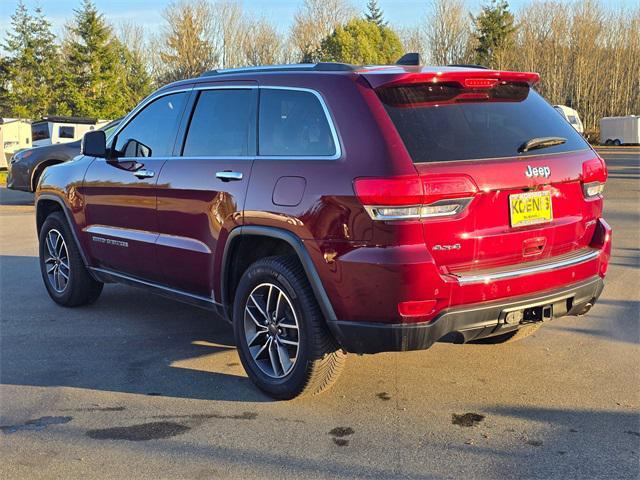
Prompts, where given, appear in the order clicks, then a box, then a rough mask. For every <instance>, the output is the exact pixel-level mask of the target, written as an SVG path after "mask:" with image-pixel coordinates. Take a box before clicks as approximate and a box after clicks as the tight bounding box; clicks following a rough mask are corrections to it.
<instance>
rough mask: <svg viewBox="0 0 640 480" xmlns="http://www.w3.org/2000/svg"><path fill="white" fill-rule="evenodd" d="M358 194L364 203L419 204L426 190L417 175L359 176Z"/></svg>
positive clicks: (356, 188) (356, 183)
mask: <svg viewBox="0 0 640 480" xmlns="http://www.w3.org/2000/svg"><path fill="white" fill-rule="evenodd" d="M354 187H355V191H356V195H357V196H358V198H359V199H360V201H361V202H362V203H363V204H364V205H419V204H421V203H422V198H423V196H424V191H423V189H422V182H421V181H420V177H418V176H417V175H410V176H406V177H394V178H358V179H356V181H355V182H354Z"/></svg>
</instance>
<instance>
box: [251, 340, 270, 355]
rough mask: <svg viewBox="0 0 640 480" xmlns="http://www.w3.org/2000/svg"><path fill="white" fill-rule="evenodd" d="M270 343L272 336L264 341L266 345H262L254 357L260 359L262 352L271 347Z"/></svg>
mask: <svg viewBox="0 0 640 480" xmlns="http://www.w3.org/2000/svg"><path fill="white" fill-rule="evenodd" d="M270 343H271V337H269V338H267V341H266V342H264V345H262V347H260V350H258V352H257V353H256V354H255V355H254V356H253V359H254V360H258V357H259V356H260V354H261V353H262V352H264V349H265V348H268V347H269V344H270Z"/></svg>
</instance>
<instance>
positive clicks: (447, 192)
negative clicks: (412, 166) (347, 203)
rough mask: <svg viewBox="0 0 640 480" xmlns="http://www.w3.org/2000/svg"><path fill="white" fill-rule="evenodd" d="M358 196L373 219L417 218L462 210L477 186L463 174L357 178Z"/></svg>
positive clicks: (443, 215)
mask: <svg viewBox="0 0 640 480" xmlns="http://www.w3.org/2000/svg"><path fill="white" fill-rule="evenodd" d="M354 189H355V192H356V195H357V196H358V199H359V200H360V202H361V203H362V205H363V206H364V208H365V210H366V211H367V213H368V214H369V216H370V217H371V218H372V219H373V220H380V221H396V220H421V219H428V218H434V217H448V216H454V215H458V214H460V213H462V212H463V211H464V210H465V209H466V208H467V206H468V205H469V203H471V200H472V199H473V196H474V195H475V194H476V192H477V191H478V187H477V186H476V184H475V183H474V182H473V180H472V179H471V177H469V176H467V175H434V176H429V177H421V176H419V175H406V176H401V177H390V178H358V179H356V180H355V182H354Z"/></svg>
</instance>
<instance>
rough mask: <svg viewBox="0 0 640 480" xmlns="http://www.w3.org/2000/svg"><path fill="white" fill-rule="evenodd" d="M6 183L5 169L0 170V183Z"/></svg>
mask: <svg viewBox="0 0 640 480" xmlns="http://www.w3.org/2000/svg"><path fill="white" fill-rule="evenodd" d="M6 184H7V171H6V170H0V185H1V186H3V187H4V186H5V185H6Z"/></svg>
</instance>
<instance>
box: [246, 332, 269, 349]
mask: <svg viewBox="0 0 640 480" xmlns="http://www.w3.org/2000/svg"><path fill="white" fill-rule="evenodd" d="M265 333H267V330H266V329H265V330H258V331H257V332H256V333H255V335H254V336H253V338H252V339H251V340H249V341H248V342H247V345H249V347H252V346H253V344H254V343H255V341H256V340H257V339H258V337H259V336H260V335H264V334H265Z"/></svg>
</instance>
